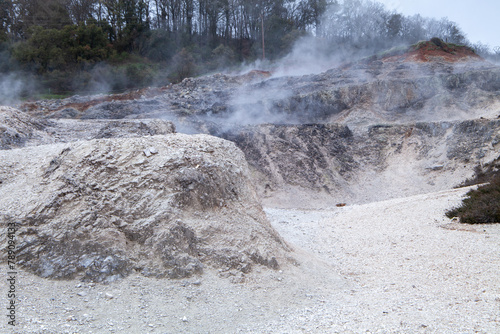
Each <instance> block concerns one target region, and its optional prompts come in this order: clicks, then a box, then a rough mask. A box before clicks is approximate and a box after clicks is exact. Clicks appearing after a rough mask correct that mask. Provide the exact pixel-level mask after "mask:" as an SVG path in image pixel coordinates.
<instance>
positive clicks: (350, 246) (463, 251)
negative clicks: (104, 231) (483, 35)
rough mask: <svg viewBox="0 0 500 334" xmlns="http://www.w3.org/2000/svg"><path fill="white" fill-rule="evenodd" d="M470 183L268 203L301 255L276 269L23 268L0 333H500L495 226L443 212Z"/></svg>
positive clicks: (499, 233)
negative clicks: (346, 201) (70, 272)
mask: <svg viewBox="0 0 500 334" xmlns="http://www.w3.org/2000/svg"><path fill="white" fill-rule="evenodd" d="M465 192H466V189H458V190H451V191H443V192H439V193H432V194H426V195H419V196H413V197H409V198H401V199H395V200H389V201H384V202H378V203H370V204H366V205H353V206H346V207H342V208H333V209H331V210H316V211H308V210H283V209H271V208H268V209H266V213H267V215H268V217H269V219H270V220H271V222H272V224H273V226H274V227H275V228H276V229H277V230H278V232H279V233H280V234H281V235H282V236H283V237H284V239H285V240H287V241H288V242H289V244H290V245H291V246H292V247H293V248H294V249H295V253H294V257H295V259H296V260H297V261H296V262H297V263H296V264H295V265H292V264H290V265H288V266H284V267H283V268H282V269H281V270H280V271H272V270H268V269H264V268H261V269H258V270H256V271H254V272H252V273H250V274H246V275H242V274H240V273H236V272H217V271H213V270H207V271H206V272H205V274H204V275H203V276H201V277H193V278H191V279H188V280H166V279H162V280H157V279H150V278H144V277H142V276H137V275H131V276H130V277H128V278H127V279H124V280H122V281H119V282H115V283H112V284H109V285H102V284H89V283H80V282H75V281H49V280H45V279H41V278H39V277H36V276H33V275H31V274H28V273H26V272H20V273H19V274H18V277H17V282H16V290H17V291H16V292H17V296H18V299H17V303H18V305H17V306H18V308H17V309H16V317H17V318H16V319H17V326H16V327H15V329H14V330H13V329H12V328H10V327H11V326H8V325H7V320H6V318H5V317H4V320H3V321H2V322H1V323H0V332H2V333H376V332H379V333H474V332H478V333H500V276H499V275H498V268H500V252H499V249H500V225H484V226H483V225H481V226H464V225H459V224H456V223H453V222H451V221H450V220H449V219H447V218H446V217H445V216H444V214H443V213H444V211H445V210H446V209H447V208H450V207H451V206H454V205H457V204H458V203H459V202H460V199H461V197H462V196H463V194H464V193H465ZM3 266H4V268H2V269H3V274H4V277H5V276H6V275H7V274H6V271H7V268H6V264H3ZM1 282H2V283H1V285H0V291H4V292H2V293H1V294H2V295H4V296H5V295H6V292H7V291H8V287H7V286H6V280H5V279H2V281H1ZM3 304H4V305H6V304H7V298H6V297H4V302H3ZM4 310H5V308H4ZM4 312H5V311H4Z"/></svg>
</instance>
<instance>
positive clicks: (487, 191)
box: [446, 172, 500, 224]
mask: <svg viewBox="0 0 500 334" xmlns="http://www.w3.org/2000/svg"><path fill="white" fill-rule="evenodd" d="M446 216H447V217H448V218H453V217H458V218H460V222H462V223H465V224H491V223H500V173H499V172H497V173H496V174H495V176H494V177H493V178H492V180H491V181H490V183H489V184H486V185H484V186H480V187H479V188H478V189H477V190H471V191H469V192H468V193H467V198H465V199H464V200H463V202H462V205H461V206H460V207H458V208H455V209H452V210H449V211H447V212H446Z"/></svg>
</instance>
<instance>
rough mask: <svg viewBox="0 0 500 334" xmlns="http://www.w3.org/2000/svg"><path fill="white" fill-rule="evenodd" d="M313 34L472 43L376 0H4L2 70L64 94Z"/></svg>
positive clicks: (355, 42) (345, 46)
mask: <svg viewBox="0 0 500 334" xmlns="http://www.w3.org/2000/svg"><path fill="white" fill-rule="evenodd" d="M304 36H311V37H313V38H315V39H319V40H321V41H322V43H324V44H325V45H327V46H328V47H329V48H330V49H331V50H333V49H342V50H344V51H345V52H351V51H355V50H357V49H366V48H369V49H373V50H374V51H377V50H380V49H383V48H387V47H391V46H394V45H396V44H401V43H415V42H417V41H419V40H422V39H430V38H431V37H439V38H441V39H443V40H447V41H448V42H451V43H458V44H467V43H469V42H468V41H467V39H466V37H465V34H464V33H463V32H462V31H461V29H460V28H459V27H458V26H457V25H456V24H455V23H453V22H451V21H449V20H447V19H441V20H436V19H427V18H423V17H421V16H419V15H416V16H411V17H406V16H403V15H401V14H398V13H395V12H391V11H388V10H387V9H385V7H384V6H383V5H382V4H380V3H377V2H373V1H370V0H343V1H341V0H275V1H270V0H0V41H1V42H2V43H1V45H0V61H1V62H2V63H1V64H0V71H2V72H6V71H10V70H12V69H17V70H22V71H26V72H28V73H32V74H34V75H37V76H39V77H42V78H44V80H45V81H44V85H47V86H51V87H53V88H54V90H59V91H63V90H68V89H69V90H72V91H74V90H85V89H89V88H90V87H94V86H95V87H97V85H98V84H99V83H101V82H106V83H107V84H109V85H110V88H111V89H125V88H130V87H134V86H141V85H148V84H152V83H154V82H158V83H163V82H164V81H166V80H167V81H178V80H181V79H182V78H183V77H185V76H190V75H196V74H199V73H202V72H207V71H211V70H216V69H218V68H221V67H228V66H231V65H235V64H238V63H241V62H243V61H247V62H251V61H253V60H256V59H258V58H262V57H264V56H265V57H266V58H267V59H271V60H272V59H276V58H279V57H282V56H284V55H285V54H287V53H288V52H289V51H290V50H291V48H292V47H293V45H294V43H295V42H296V41H297V40H298V39H299V38H302V37H304ZM264 51H265V52H264ZM332 52H333V51H332ZM68 73H71V74H72V75H71V76H69V77H70V78H71V80H72V81H71V82H69V79H68V75H67V74H68ZM159 76H160V77H161V78H159Z"/></svg>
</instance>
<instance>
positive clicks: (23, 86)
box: [0, 72, 36, 106]
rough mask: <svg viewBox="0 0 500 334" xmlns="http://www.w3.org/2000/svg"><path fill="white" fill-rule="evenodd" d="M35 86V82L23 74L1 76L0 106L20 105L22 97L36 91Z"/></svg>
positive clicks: (14, 73) (15, 73) (13, 73)
mask: <svg viewBox="0 0 500 334" xmlns="http://www.w3.org/2000/svg"><path fill="white" fill-rule="evenodd" d="M35 86H36V83H35V82H34V80H32V78H29V77H27V76H26V75H23V74H22V73H18V72H12V73H8V74H4V75H2V76H0V105H6V106H11V105H15V104H17V103H19V102H20V101H21V99H22V97H24V96H27V95H29V94H30V93H31V92H33V91H34V90H35Z"/></svg>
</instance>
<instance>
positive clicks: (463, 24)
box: [378, 0, 500, 48]
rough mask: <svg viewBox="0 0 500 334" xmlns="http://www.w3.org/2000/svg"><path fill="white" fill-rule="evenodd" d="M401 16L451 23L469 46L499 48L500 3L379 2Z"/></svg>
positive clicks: (455, 0) (454, 0)
mask: <svg viewBox="0 0 500 334" xmlns="http://www.w3.org/2000/svg"><path fill="white" fill-rule="evenodd" d="M378 2H381V3H383V4H385V5H386V7H387V9H390V10H395V11H396V12H398V13H401V14H404V15H413V14H421V15H422V16H425V17H433V18H436V19H440V18H443V17H447V18H448V19H449V20H450V21H454V22H456V23H457V24H458V26H459V27H460V28H461V29H462V31H463V32H465V34H466V35H467V39H468V40H469V41H470V42H471V43H477V42H482V43H483V44H488V45H489V46H490V47H491V48H493V47H495V46H500V0H378Z"/></svg>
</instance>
